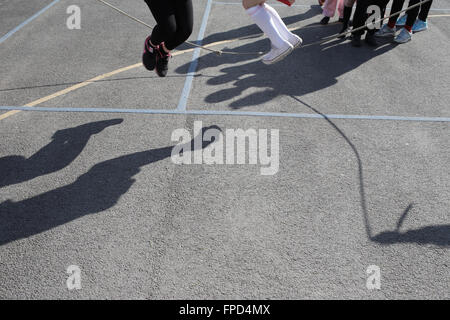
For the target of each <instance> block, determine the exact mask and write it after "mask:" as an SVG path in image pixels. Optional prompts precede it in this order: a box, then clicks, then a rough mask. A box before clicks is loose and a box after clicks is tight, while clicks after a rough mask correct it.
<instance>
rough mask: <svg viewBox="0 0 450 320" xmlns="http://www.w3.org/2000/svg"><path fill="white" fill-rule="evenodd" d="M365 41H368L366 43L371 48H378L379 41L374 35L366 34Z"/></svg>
mask: <svg viewBox="0 0 450 320" xmlns="http://www.w3.org/2000/svg"><path fill="white" fill-rule="evenodd" d="M364 41H366V43H367V44H368V45H369V46H371V47H376V46H378V43H377V40H376V39H375V35H374V34H373V33H370V34H369V33H368V34H366V38H365V39H364Z"/></svg>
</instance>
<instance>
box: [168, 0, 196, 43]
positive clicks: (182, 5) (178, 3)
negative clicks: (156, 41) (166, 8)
mask: <svg viewBox="0 0 450 320" xmlns="http://www.w3.org/2000/svg"><path fill="white" fill-rule="evenodd" d="M193 11H194V10H193V7H192V0H175V20H176V32H175V35H174V36H173V37H172V38H170V39H168V40H167V41H166V42H165V45H166V48H167V49H169V50H172V49H175V48H176V47H178V46H179V45H180V44H182V43H183V42H185V41H186V40H187V39H188V38H189V36H190V35H191V33H192V27H193V25H194V13H193Z"/></svg>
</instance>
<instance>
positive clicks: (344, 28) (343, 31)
mask: <svg viewBox="0 0 450 320" xmlns="http://www.w3.org/2000/svg"><path fill="white" fill-rule="evenodd" d="M347 31H348V27H347V26H343V27H342V29H341V31H339V34H341V35H340V36H339V37H338V39H344V38H345V37H346V36H347ZM342 33H343V34H342Z"/></svg>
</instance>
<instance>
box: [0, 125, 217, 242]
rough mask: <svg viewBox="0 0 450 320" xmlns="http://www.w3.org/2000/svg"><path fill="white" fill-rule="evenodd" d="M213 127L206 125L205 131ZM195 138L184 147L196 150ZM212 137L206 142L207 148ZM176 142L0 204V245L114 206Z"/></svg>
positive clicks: (113, 160)
mask: <svg viewBox="0 0 450 320" xmlns="http://www.w3.org/2000/svg"><path fill="white" fill-rule="evenodd" d="M210 128H215V129H218V130H220V128H218V127H217V126H211V127H207V128H203V130H202V132H201V133H200V134H201V135H202V136H203V133H204V132H206V131H207V130H208V129H210ZM193 141H194V140H192V141H191V142H189V143H187V144H186V145H185V147H186V148H185V149H184V150H194V148H195V147H194V143H193ZM213 142H214V140H213V141H206V142H203V144H202V148H206V147H207V146H208V145H209V144H211V143H213ZM173 147H174V146H170V147H164V148H159V149H153V150H147V151H142V152H137V153H132V154H129V155H125V156H122V157H118V158H115V159H111V160H107V161H104V162H101V163H98V164H96V165H95V166H93V167H92V168H91V169H90V170H89V171H88V172H87V173H85V174H83V175H82V176H80V177H79V178H78V179H77V180H76V181H75V182H73V183H72V184H69V185H67V186H64V187H61V188H57V189H55V190H52V191H49V192H46V193H43V194H40V195H37V196H35V197H32V198H29V199H26V200H23V201H19V202H12V201H10V200H7V201H5V202H3V203H1V204H0V245H4V244H6V243H9V242H11V241H15V240H18V239H22V238H27V237H29V236H32V235H35V234H38V233H41V232H44V231H47V230H50V229H52V228H55V227H57V226H59V225H62V224H65V223H67V222H70V221H72V220H74V219H77V218H80V217H82V216H84V215H87V214H93V213H99V212H102V211H105V210H107V209H109V208H111V207H113V206H114V205H115V204H116V203H117V201H118V200H119V198H120V197H121V196H122V195H124V194H125V193H126V192H127V191H128V190H129V189H130V187H131V186H132V185H133V183H134V182H135V180H134V179H133V178H132V177H133V176H134V175H136V174H137V173H138V172H139V171H140V169H141V167H143V166H145V165H148V164H151V163H154V162H157V161H160V160H163V159H166V158H168V157H170V156H171V153H172V149H173Z"/></svg>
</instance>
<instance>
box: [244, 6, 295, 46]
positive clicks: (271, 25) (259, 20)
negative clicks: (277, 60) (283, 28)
mask: <svg viewBox="0 0 450 320" xmlns="http://www.w3.org/2000/svg"><path fill="white" fill-rule="evenodd" d="M246 11H247V14H248V15H249V16H250V17H251V18H252V19H253V21H254V22H255V23H256V25H257V26H258V27H259V28H260V29H261V30H262V31H263V32H264V33H265V34H266V35H267V36H268V37H269V39H270V41H271V42H272V45H273V46H275V47H277V48H282V47H285V46H286V45H287V44H289V43H288V42H287V41H286V40H285V39H284V38H283V37H282V36H281V34H280V32H279V31H278V29H277V27H276V25H275V21H274V19H273V18H272V15H271V14H270V13H269V11H267V10H265V9H264V7H263V6H259V5H258V6H254V7H251V8H249V9H247V10H246Z"/></svg>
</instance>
